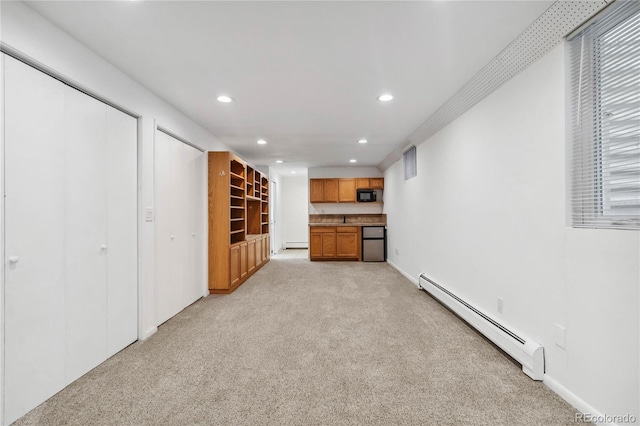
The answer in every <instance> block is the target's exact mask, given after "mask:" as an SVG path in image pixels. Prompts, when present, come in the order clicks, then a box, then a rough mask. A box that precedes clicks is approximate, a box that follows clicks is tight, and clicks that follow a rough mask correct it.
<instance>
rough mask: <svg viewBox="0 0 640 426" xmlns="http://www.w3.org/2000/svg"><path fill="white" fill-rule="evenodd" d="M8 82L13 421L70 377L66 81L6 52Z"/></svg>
mask: <svg viewBox="0 0 640 426" xmlns="http://www.w3.org/2000/svg"><path fill="white" fill-rule="evenodd" d="M3 56H4V55H3ZM5 82H6V84H5V93H4V96H5V98H4V102H5V111H4V113H5V117H4V118H5V122H4V132H5V135H4V136H5V194H6V198H5V235H4V238H5V250H6V251H5V255H6V256H7V258H8V259H6V260H5V265H6V269H5V300H4V303H5V324H4V326H5V329H4V331H5V335H4V338H5V341H4V351H5V352H4V355H5V358H4V359H5V369H4V371H5V383H4V389H5V392H4V402H5V423H6V424H9V423H11V422H13V421H14V420H16V419H18V418H19V417H21V416H22V415H24V414H25V413H26V412H27V411H29V410H30V409H32V408H34V407H35V406H36V405H38V404H39V403H41V402H42V401H44V400H45V399H47V398H49V397H50V396H52V395H53V394H55V393H56V392H58V391H60V390H61V389H62V388H63V387H64V386H65V384H66V383H65V378H64V373H65V370H64V365H65V325H64V320H65V316H64V307H65V306H64V305H65V304H64V293H65V288H64V251H65V250H64V244H65V238H64V205H63V201H62V200H63V198H64V196H63V195H64V167H65V163H64V136H63V114H62V111H63V107H64V85H63V84H62V83H60V82H58V81H56V80H54V79H52V78H50V77H48V76H47V75H45V74H42V73H41V72H39V71H36V70H34V69H33V68H31V67H29V66H27V65H24V64H22V63H21V62H18V61H17V60H15V59H13V58H10V57H6V56H5ZM11 258H14V259H13V260H16V259H15V258H17V260H18V261H17V263H13V264H12V263H11V262H10V261H9V259H11Z"/></svg>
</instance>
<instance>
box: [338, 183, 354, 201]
mask: <svg viewBox="0 0 640 426" xmlns="http://www.w3.org/2000/svg"><path fill="white" fill-rule="evenodd" d="M338 195H339V197H338V201H339V202H341V203H355V202H356V180H355V179H354V178H340V179H339V180H338Z"/></svg>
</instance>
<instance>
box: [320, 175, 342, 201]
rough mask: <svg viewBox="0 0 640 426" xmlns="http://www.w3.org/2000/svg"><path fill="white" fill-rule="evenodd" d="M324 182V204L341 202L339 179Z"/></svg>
mask: <svg viewBox="0 0 640 426" xmlns="http://www.w3.org/2000/svg"><path fill="white" fill-rule="evenodd" d="M323 180H324V202H325V203H337V202H338V200H339V189H338V179H323Z"/></svg>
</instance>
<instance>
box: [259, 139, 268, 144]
mask: <svg viewBox="0 0 640 426" xmlns="http://www.w3.org/2000/svg"><path fill="white" fill-rule="evenodd" d="M266 144H267V141H265V140H264V139H258V145H266Z"/></svg>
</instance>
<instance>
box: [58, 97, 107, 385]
mask: <svg viewBox="0 0 640 426" xmlns="http://www.w3.org/2000/svg"><path fill="white" fill-rule="evenodd" d="M106 114H107V106H106V105H105V104H104V103H102V102H99V101H97V100H95V99H93V98H90V97H89V96H86V95H85V94H83V93H81V92H78V91H77V90H74V89H71V88H69V87H65V127H66V157H67V158H66V160H67V161H66V164H65V168H64V170H65V198H64V202H65V238H66V244H65V261H66V267H65V269H66V275H67V276H66V283H67V284H66V324H67V382H71V381H73V380H76V379H77V378H78V377H80V376H82V375H83V374H84V373H86V372H87V371H89V370H90V369H92V368H94V367H95V366H97V365H98V364H100V363H101V362H102V361H104V360H105V359H106V354H107V250H108V246H107V198H106V194H107V162H106V158H107V141H106V135H107V123H106Z"/></svg>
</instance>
